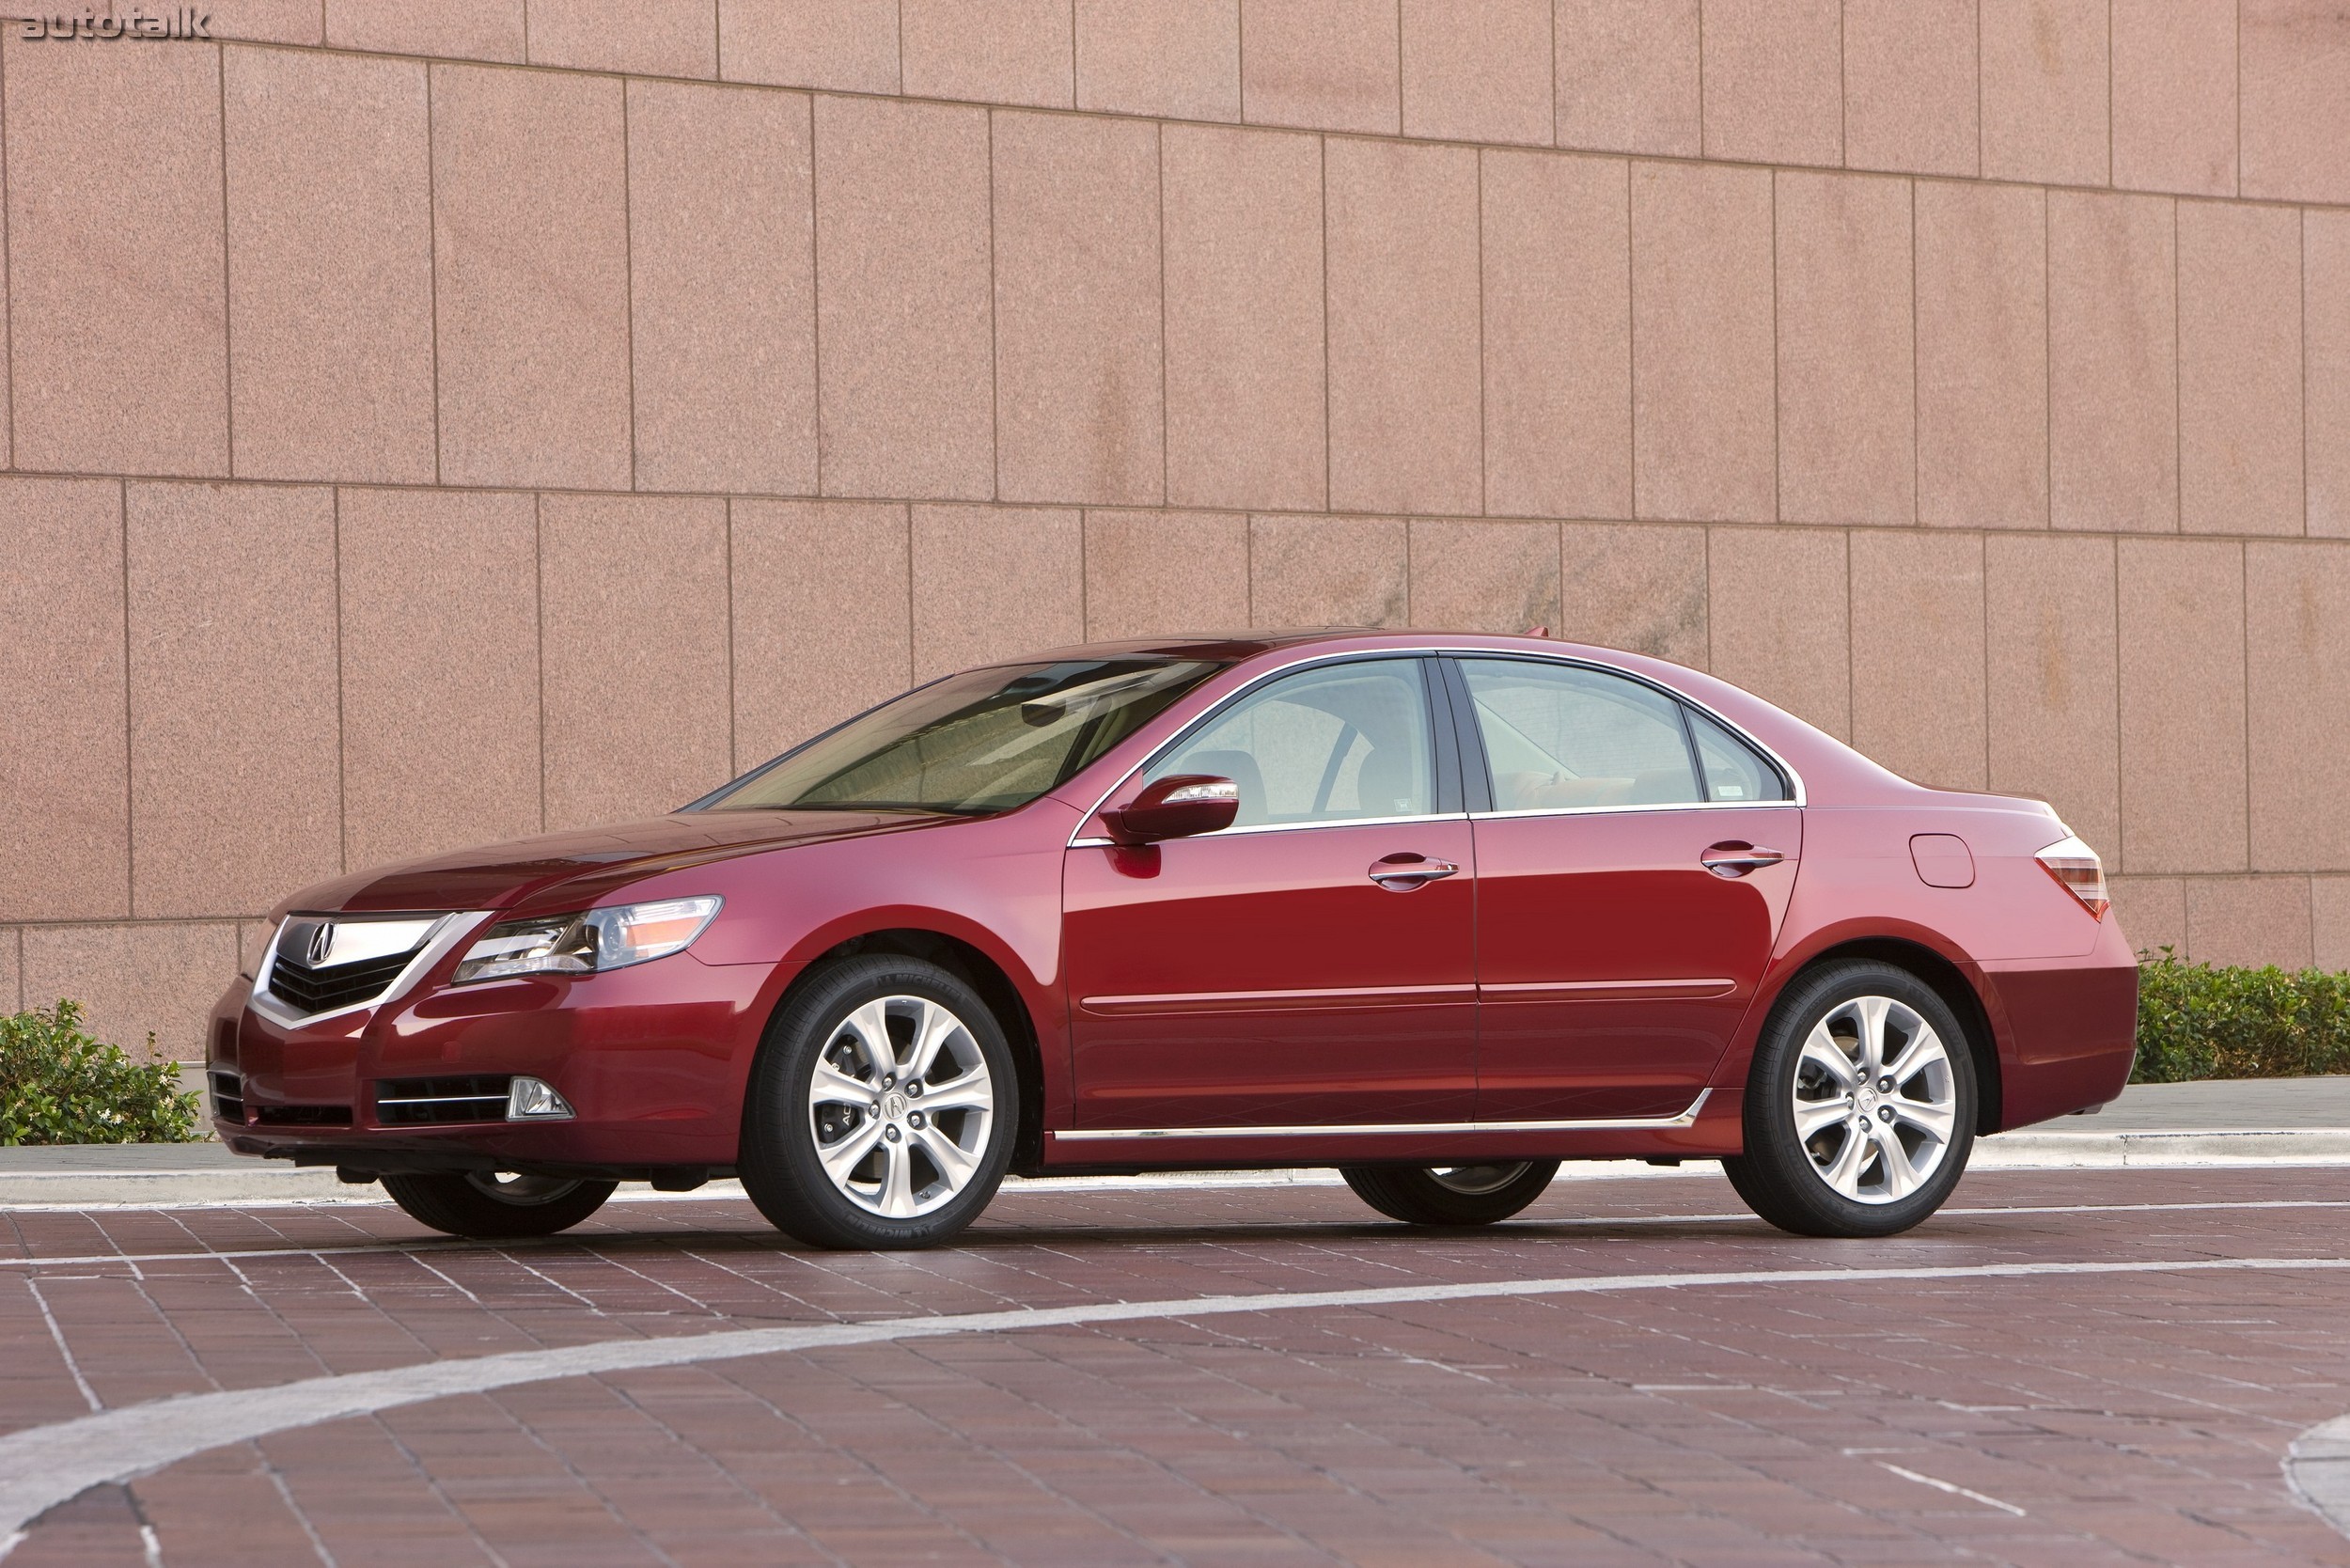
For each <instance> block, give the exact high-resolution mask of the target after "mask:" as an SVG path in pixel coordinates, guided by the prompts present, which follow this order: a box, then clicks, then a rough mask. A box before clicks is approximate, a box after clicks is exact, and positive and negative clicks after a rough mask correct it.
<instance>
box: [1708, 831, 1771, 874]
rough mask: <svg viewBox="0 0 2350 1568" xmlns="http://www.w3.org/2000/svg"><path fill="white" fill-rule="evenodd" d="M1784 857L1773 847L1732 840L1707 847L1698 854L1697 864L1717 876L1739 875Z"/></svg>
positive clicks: (1759, 868)
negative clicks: (1703, 851)
mask: <svg viewBox="0 0 2350 1568" xmlns="http://www.w3.org/2000/svg"><path fill="white" fill-rule="evenodd" d="M1786 858H1787V856H1785V855H1781V854H1780V853H1779V852H1778V851H1777V850H1775V849H1764V848H1763V846H1762V845H1760V844H1748V843H1743V842H1739V841H1736V840H1732V841H1731V842H1729V843H1724V844H1716V845H1714V846H1713V847H1712V848H1710V849H1708V850H1707V851H1706V852H1705V853H1704V854H1702V855H1699V856H1698V864H1699V865H1700V866H1702V867H1704V868H1705V869H1706V870H1709V871H1712V872H1713V873H1714V874H1715V875H1716V876H1718V877H1741V876H1744V875H1746V874H1747V872H1748V871H1759V870H1762V869H1763V867H1765V866H1776V865H1778V863H1779V862H1780V861H1782V860H1784V859H1786Z"/></svg>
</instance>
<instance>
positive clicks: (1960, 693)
mask: <svg viewBox="0 0 2350 1568" xmlns="http://www.w3.org/2000/svg"><path fill="white" fill-rule="evenodd" d="M1851 549H1852V710H1853V712H1852V744H1853V745H1855V746H1856V747H1857V748H1858V749H1860V750H1861V751H1864V752H1866V753H1867V754H1868V755H1869V756H1871V757H1872V758H1874V759H1875V760H1877V761H1879V762H1882V763H1884V764H1885V765H1886V766H1887V767H1888V768H1891V769H1892V770H1893V771H1894V772H1895V773H1898V774H1900V775H1901V776H1904V778H1912V779H1915V780H1917V781H1918V782H1919V783H1920V784H1927V785H1932V786H1933V787H1934V788H1935V789H1941V790H1980V789H1982V788H1983V787H1984V785H1985V783H1986V773H1987V770H1988V768H1989V755H1988V750H1987V743H1986V739H1985V729H1984V727H1985V725H1986V723H1987V722H1988V721H1987V718H1986V713H1987V703H1986V699H1985V697H1984V693H1983V641H1982V638H1983V604H1982V589H1983V583H1982V549H1983V547H1982V536H1980V535H1975V534H1949V533H1939V532H1935V533H1927V532H1911V531H1904V532H1892V531H1888V530H1883V529H1875V528H1864V529H1857V530H1855V531H1854V533H1853V535H1852V541H1851Z"/></svg>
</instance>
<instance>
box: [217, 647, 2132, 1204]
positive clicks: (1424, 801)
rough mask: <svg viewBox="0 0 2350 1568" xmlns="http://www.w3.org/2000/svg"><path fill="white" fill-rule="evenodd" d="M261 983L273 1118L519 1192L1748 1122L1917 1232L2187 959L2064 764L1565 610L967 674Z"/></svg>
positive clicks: (827, 1193)
mask: <svg viewBox="0 0 2350 1568" xmlns="http://www.w3.org/2000/svg"><path fill="white" fill-rule="evenodd" d="M274 923H275V932H274V936H273V937H272V939H271V941H270V943H269V946H268V948H267V950H266V951H265V952H264V953H263V954H262V955H261V958H260V960H259V962H258V964H255V965H254V969H253V973H252V975H250V976H243V977H240V978H239V979H238V980H236V982H235V983H234V984H232V985H231V986H230V987H229V989H228V991H227V995H226V996H223V997H222V999H221V1002H220V1005H219V1007H218V1008H217V1009H216V1010H215V1011H214V1013H213V1018H212V1026H211V1029H212V1032H211V1091H212V1096H213V1109H214V1111H215V1115H216V1121H217V1124H218V1126H219V1128H220V1132H221V1136H222V1137H224V1138H226V1139H227V1142H228V1144H229V1146H230V1147H231V1148H233V1149H235V1150H237V1151H238V1152H242V1153H247V1154H257V1155H266V1156H270V1157H272V1158H280V1159H293V1160H296V1161H299V1162H301V1163H303V1164H305V1165H332V1166H335V1167H337V1168H340V1170H341V1172H342V1173H343V1175H344V1176H345V1177H346V1178H348V1179H350V1180H353V1181H369V1180H379V1179H380V1180H381V1181H382V1182H383V1183H384V1186H385V1187H386V1188H387V1189H389V1191H390V1193H391V1195H392V1197H393V1198H394V1199H395V1200H397V1201H398V1202H399V1204H400V1205H401V1207H403V1208H404V1209H406V1210H407V1211H408V1212H409V1213H410V1214H411V1215H415V1217H416V1218H418V1219H420V1220H422V1221H423V1222H424V1223H425V1224H427V1225H430V1226H434V1227H436V1228H438V1229H441V1230H444V1231H451V1232H455V1233H458V1234H463V1235H472V1236H516V1235H533V1234H547V1233H551V1232H553V1231H559V1230H562V1229H563V1228H565V1227H567V1226H570V1225H573V1224H576V1223H578V1222H579V1221H580V1220H582V1219H584V1218H586V1217H587V1215H590V1214H592V1213H594V1212H595V1210H596V1209H597V1207H598V1206H599V1205H601V1204H602V1203H603V1201H604V1200H605V1199H606V1198H607V1197H609V1196H610V1194H611V1193H612V1191H613V1188H614V1185H615V1184H616V1183H619V1182H622V1181H646V1182H650V1183H651V1184H653V1185H654V1186H656V1187H659V1188H663V1189H666V1190H684V1189H689V1188H692V1187H695V1186H697V1185H699V1184H702V1183H704V1182H706V1181H708V1180H710V1179H711V1178H712V1177H713V1176H724V1175H728V1174H734V1175H737V1176H740V1177H741V1179H742V1181H743V1184H744V1187H745V1188H746V1189H747V1190H748V1192H749V1194H750V1196H751V1198H752V1199H753V1200H754V1201H756V1202H757V1203H758V1205H759V1207H760V1210H761V1211H762V1212H763V1213H764V1214H765V1215H767V1217H768V1218H769V1219H771V1220H772V1221H774V1223H775V1224H776V1225H777V1226H778V1227H780V1228H781V1229H782V1230H784V1231H788V1232H790V1233H791V1234H792V1235H794V1236H796V1237H799V1238H800V1239H802V1240H803V1241H807V1242H809V1243H813V1244H816V1245H819V1246H826V1247H918V1246H923V1245H927V1244H931V1243H935V1242H939V1241H942V1240H945V1239H946V1238H948V1237H949V1236H952V1235H954V1234H955V1233H956V1232H957V1231H960V1230H961V1229H962V1228H963V1227H964V1226H965V1225H967V1224H969V1223H970V1222H971V1220H972V1219H973V1218H974V1217H975V1216H976V1215H978V1214H979V1211H980V1210H981V1209H982V1208H984V1207H985V1206H986V1205H987V1202H988V1200H989V1199H990V1198H991V1197H992V1196H993V1195H994V1194H995V1189H996V1186H997V1184H998V1183H999V1182H1000V1181H1001V1180H1002V1179H1003V1177H1004V1175H1005V1173H1006V1172H1007V1171H1017V1172H1019V1173H1020V1174H1022V1175H1024V1176H1055V1175H1064V1174H1067V1175H1074V1174H1080V1173H1099V1172H1109V1171H1139V1170H1169V1169H1183V1168H1230V1167H1246V1166H1257V1167H1268V1166H1323V1165H1334V1166H1337V1167H1338V1168H1340V1170H1341V1171H1342V1172H1343V1173H1344V1175H1345V1177H1346V1180H1347V1182H1348V1184H1350V1185H1352V1186H1353V1187H1354V1189H1355V1192H1356V1193H1358V1194H1359V1195H1360V1196H1361V1197H1362V1198H1363V1199H1364V1200H1365V1201H1366V1202H1368V1203H1369V1204H1371V1207H1373V1208H1375V1209H1377V1210H1379V1211H1380V1212H1381V1213H1383V1214H1386V1215H1390V1216H1392V1217H1394V1218H1397V1219H1400V1220H1405V1221H1409V1222H1412V1223H1416V1224H1424V1225H1463V1224H1479V1223H1485V1222H1490V1221H1494V1220H1498V1219H1502V1218H1506V1217H1507V1216H1509V1215H1513V1214H1515V1213H1517V1212H1518V1211H1519V1210H1520V1209H1522V1208H1524V1207H1525V1206H1526V1205H1527V1204H1528V1202H1530V1201H1532V1200H1533V1199H1534V1198H1535V1197H1536V1195H1538V1194H1539V1193H1540V1192H1541V1191H1542V1190H1543V1186H1544V1185H1545V1184H1547V1183H1548V1182H1549V1181H1550V1179H1551V1177H1552V1176H1553V1174H1554V1173H1555V1172H1556V1171H1557V1169H1558V1166H1559V1161H1561V1160H1568V1159H1587V1160H1588V1159H1645V1160H1650V1161H1665V1162H1673V1161H1679V1160H1684V1159H1720V1160H1721V1161H1722V1162H1723V1164H1724V1167H1725V1168H1726V1169H1727V1170H1728V1171H1729V1173H1730V1177H1731V1182H1732V1183H1733V1184H1735V1185H1736V1187H1737V1189H1738V1191H1739V1193H1740V1194H1741V1195H1742V1196H1743V1197H1744V1198H1745V1199H1746V1200H1747V1202H1748V1203H1749V1204H1751V1205H1752V1206H1753V1208H1754V1209H1755V1210H1756V1212H1757V1213H1759V1214H1761V1215H1763V1217H1764V1218H1766V1219H1768V1220H1770V1221H1771V1222H1772V1223H1774V1224H1776V1225H1778V1226H1780V1227H1782V1228H1784V1229H1786V1230H1789V1231H1796V1232H1800V1233H1804V1234H1810V1235H1839V1236H1875V1235H1888V1234H1892V1233H1894V1232H1897V1231H1904V1230H1906V1229H1908V1228H1909V1227H1911V1226H1913V1225H1916V1224H1917V1223H1918V1222H1919V1221H1920V1220H1922V1219H1924V1218H1925V1217H1926V1216H1927V1215H1931V1214H1932V1213H1934V1211H1935V1208H1936V1207H1938V1206H1939V1205H1940V1204H1941V1203H1942V1201H1943V1200H1944V1199H1945V1198H1947V1197H1948V1196H1949V1194H1950V1192H1951V1188H1952V1186H1953V1185H1955V1184H1956V1183H1957V1181H1958V1179H1959V1176H1960V1174H1961V1172H1962V1171H1963V1169H1964V1168H1965V1167H1966V1157H1967V1153H1968V1151H1969V1149H1970V1148H1971V1146H1972V1144H1973V1141H1974V1139H1975V1138H1976V1137H1978V1136H1981V1135H1983V1134H1988V1133H1997V1132H1998V1131H2000V1130H2002V1129H2003V1128H2009V1127H2016V1126H2021V1125H2023V1124H2025V1123H2027V1122H2032V1121H2041V1120H2043V1119H2044V1118H2047V1117H2052V1116H2060V1115H2062V1114H2064V1113H2066V1112H2068V1111H2076V1110H2082V1109H2086V1108H2089V1107H2092V1106H2095V1105H2101V1104H2103V1103H2104V1102H2106V1101H2107V1100H2110V1099H2111V1098H2113V1096H2114V1095H2115V1094H2116V1093H2118V1092H2119V1091H2120V1090H2121V1088H2122V1085H2123V1081H2124V1080H2125V1079H2126V1077H2127V1076H2128V1074H2129V1068H2130V1060H2131V1054H2132V1049H2133V1032H2134V1027H2135V1021H2136V1011H2137V968H2136V965H2135V964H2134V962H2133V958H2132V954H2131V950H2130V945H2129V943H2128V942H2127V941H2125V940H2124V939H2123V935H2122V933H2121V932H2120V931H2119V930H2118V929H2117V928H2116V924H2115V921H2114V919H2113V917H2112V915H2111V913H2110V912H2109V910H2108V908H2107V897H2106V887H2105V881H2104V875H2103V871H2102V870H2101V868H2100V866H2099V863H2098V860H2097V856H2096V855H2094V854H2093V853H2092V851H2091V850H2090V849H2089V847H2088V846H2087V845H2085V844H2083V843H2082V842H2081V841H2080V840H2079V839H2076V838H2075V837H2073V835H2072V834H2071V833H2070V832H2068V831H2067V830H2066V828H2065V826H2064V824H2063V823H2060V822H2059V821H2058V820H2057V818H2056V815H2055V814H2054V813H2053V812H2052V811H2051V810H2050V809H2049V808H2047V807H2046V806H2045V805H2043V804H2041V803H2039V802H2037V801H2029V800H2015V799H2010V798H2006V797H2003V796H1998V795H1987V794H1960V793H1952V792H1944V791H1938V790H1929V789H1924V788H1921V787H1919V786H1918V785H1915V784H1911V783H1909V782H1907V781H1905V780H1904V779H1902V778H1899V777H1896V776H1894V775H1892V774H1890V773H1888V772H1886V771H1885V770H1884V769H1883V768H1880V767H1878V766H1877V765H1876V764H1875V763H1873V762H1871V761H1870V760H1868V759H1867V758H1865V757H1862V756H1860V755H1859V754H1858V753H1857V752H1855V751H1853V750H1851V749H1850V748H1849V747H1847V746H1845V745H1841V743H1839V742H1838V741H1836V740H1834V739H1832V738H1830V737H1829V736H1827V735H1825V734H1823V733H1821V732H1820V731H1819V730H1817V729H1812V728H1811V727H1810V726H1809V725H1807V724H1805V723H1803V722H1802V721H1800V720H1798V719H1795V718H1794V717H1791V716H1790V715H1789V714H1787V713H1782V712H1781V711H1780V710H1778V708H1775V707H1773V706H1771V705H1770V704H1769V703H1767V702H1764V701H1763V700H1761V699H1760V698H1755V697H1753V696H1750V695H1749V694H1747V693H1746V692H1743V691H1740V690H1738V689H1737V688H1736V687H1734V686H1731V685H1727V684H1725V683H1724V682H1720V681H1716V680H1715V679H1713V678H1711V677H1709V676H1706V675H1702V674H1699V673H1697V672H1696V671H1693V670H1688V669H1684V668H1682V667H1680V666H1675V665H1669V664H1666V663H1663V662H1661V661H1659V660H1655V659H1648V658H1642V657H1639V656H1637V655H1634V654H1629V653H1618V652H1610V651H1605V650H1601V649H1596V648H1582V647H1575V646H1573V645H1569V644H1564V643H1559V642H1551V641H1546V640H1538V639H1534V638H1526V637H1493V636H1428V635H1418V634H1406V633H1380V634H1372V633H1355V632H1313V633H1297V634H1286V635H1246V636H1234V637H1227V638H1176V639H1167V640H1160V641H1136V642H1126V643H1110V644H1100V645H1095V646H1091V647H1086V648H1076V649H1067V650H1062V651H1056V652H1049V653H1042V654H1039V655H1037V656H1036V657H1034V658H1032V659H1026V660H1023V661H1019V662H1016V663H1011V664H1005V665H998V666H989V667H987V668H982V669H974V670H966V671H964V672H963V673H962V674H958V675H950V676H948V677H946V678H945V679H943V680H939V681H934V682H931V683H930V684H928V685H926V686H922V687H920V688H918V689H917V690H915V691H912V692H909V693H907V694H906V695H905V696H903V697H901V698H896V699H895V700H893V701H890V702H887V703H884V704H883V705H882V706H880V707H878V708H875V709H873V710H871V711H870V712H869V713H864V714H861V715H860V716H858V717H856V718H854V719H852V720H850V721H849V722H847V723H845V724H842V725H840V726H838V728H836V729H831V730H828V731H826V732H825V733H824V734H822V735H819V736H817V737H816V738H815V739H814V740H811V741H808V742H807V743H806V744H805V745H800V746H798V747H796V748H795V749H793V750H791V751H789V752H786V753H785V754H784V755H783V756H781V757H779V758H777V759H776V760H774V761H772V762H769V763H768V764H766V765H765V766H764V767H761V768H760V769H758V770H757V771H755V772H753V773H750V774H748V775H745V776H744V777H742V778H739V779H736V780H735V781H734V782H732V783H730V784H729V785H727V786H726V787H725V788H724V789H721V790H719V791H717V792H714V793H713V794H711V795H709V796H707V797H705V798H704V799H701V800H698V801H696V802H694V803H693V804H692V805H691V806H688V807H685V808H682V809H681V810H678V811H676V812H673V813H671V814H670V815H668V816H666V817H659V818H655V819H653V820H651V821H650V822H641V823H626V824H623V825H620V826H617V827H607V828H599V829H595V830H592V831H582V832H575V833H561V834H551V835H547V836H545V837H541V838H537V839H525V840H522V841H519V842H516V843H509V844H502V845H496V846H493V847H490V848H486V849H478V850H469V851H465V852H462V853H460V854H454V855H441V856H438V857H435V858H432V859H429V860H420V861H415V862H412V863H410V864H407V865H401V866H394V867H390V868H387V869H383V870H371V871H365V872H361V873H358V874H355V875H351V876H346V877H343V878H341V879H339V880H337V881H333V882H328V883H323V884H321V885H319V886H314V887H309V888H305V889H304V890H303V891H302V892H300V893H298V894H296V895H295V896H294V897H293V898H291V899H290V900H289V901H287V902H286V903H285V905H284V906H282V907H281V908H280V909H279V910H278V911H277V912H276V915H275V922H274Z"/></svg>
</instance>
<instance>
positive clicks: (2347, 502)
mask: <svg viewBox="0 0 2350 1568" xmlns="http://www.w3.org/2000/svg"><path fill="white" fill-rule="evenodd" d="M2301 304H2302V311H2303V320H2302V339H2303V341H2302V345H2301V347H2302V353H2303V356H2304V364H2303V370H2302V374H2303V392H2304V395H2305V397H2306V399H2307V413H2306V417H2307V418H2308V420H2309V430H2308V433H2307V434H2306V436H2305V437H2304V438H2303V443H2302V458H2301V461H2302V463H2304V464H2305V465H2306V472H2307V476H2308V478H2307V480H2306V483H2307V485H2308V491H2309V494H2308V511H2309V531H2310V532H2311V533H2312V534H2323V535H2325V536H2326V537H2328V538H2331V539H2342V538H2350V212H2303V213H2302V214H2301Z"/></svg>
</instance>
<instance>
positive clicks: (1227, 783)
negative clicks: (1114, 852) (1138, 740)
mask: <svg viewBox="0 0 2350 1568" xmlns="http://www.w3.org/2000/svg"><path fill="white" fill-rule="evenodd" d="M1239 815H1240V786H1239V785H1237V784H1235V783H1233V782H1232V781H1231V780H1230V779H1229V778H1217V777H1215V776H1214V775H1212V774H1203V773H1179V774H1175V775H1173V776H1169V777H1167V778H1162V779H1159V780H1157V781H1155V782H1154V783H1152V784H1149V785H1146V786H1145V787H1144V789H1143V792H1142V793H1140V794H1138V795H1136V796H1135V798H1134V799H1133V800H1131V801H1129V802H1128V803H1127V804H1126V805H1124V806H1122V807H1120V808H1118V809H1116V810H1113V811H1105V812H1103V813H1102V820H1103V822H1104V823H1106V824H1107V825H1108V827H1109V830H1110V836H1111V837H1112V838H1114V839H1118V840H1119V842H1120V843H1125V844H1152V843H1156V842H1158V840H1160V839H1189V838H1191V837H1193V836H1194V835H1196V834H1201V833H1214V832H1216V831H1218V830H1220V829H1222V828H1227V827H1230V826H1231V825H1232V819H1233V818H1234V817H1237V816H1239Z"/></svg>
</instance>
